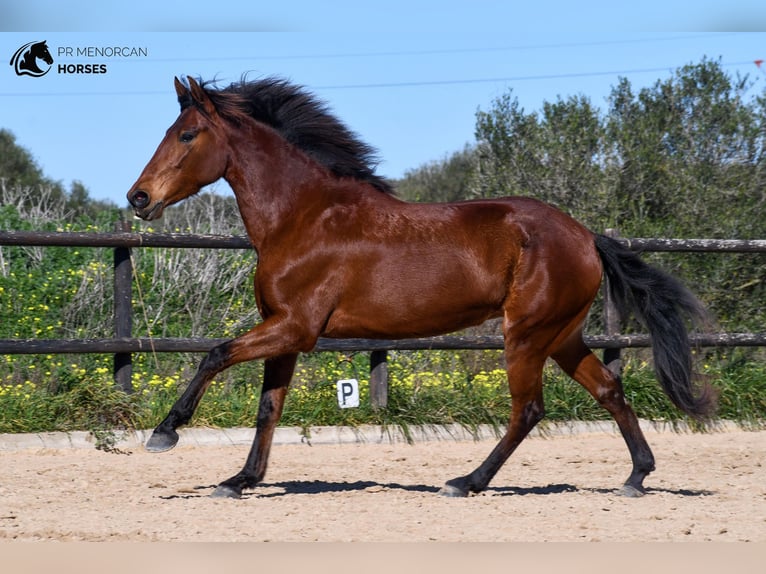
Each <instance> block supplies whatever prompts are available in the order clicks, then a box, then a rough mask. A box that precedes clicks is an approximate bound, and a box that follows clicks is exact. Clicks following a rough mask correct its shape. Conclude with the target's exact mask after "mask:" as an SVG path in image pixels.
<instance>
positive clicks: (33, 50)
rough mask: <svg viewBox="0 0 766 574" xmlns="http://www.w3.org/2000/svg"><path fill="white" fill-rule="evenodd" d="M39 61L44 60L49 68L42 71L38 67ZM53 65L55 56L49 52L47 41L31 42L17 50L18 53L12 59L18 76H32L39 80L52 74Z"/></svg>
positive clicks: (12, 64)
mask: <svg viewBox="0 0 766 574" xmlns="http://www.w3.org/2000/svg"><path fill="white" fill-rule="evenodd" d="M38 60H42V61H43V62H45V63H46V64H48V67H47V68H45V69H42V68H41V67H40V66H39V65H38ZM51 64H53V56H51V53H50V52H49V51H48V45H47V44H46V42H45V40H43V41H42V42H29V43H28V44H24V45H23V46H22V47H21V48H19V49H18V50H16V53H15V54H14V55H13V58H11V61H10V65H11V66H13V69H14V70H15V71H16V75H18V76H32V77H33V78H39V77H40V76H44V75H45V74H47V73H48V72H50V69H51Z"/></svg>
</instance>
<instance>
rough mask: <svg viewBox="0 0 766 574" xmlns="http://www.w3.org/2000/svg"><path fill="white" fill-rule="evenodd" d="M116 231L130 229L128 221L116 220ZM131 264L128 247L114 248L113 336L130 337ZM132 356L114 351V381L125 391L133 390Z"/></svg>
mask: <svg viewBox="0 0 766 574" xmlns="http://www.w3.org/2000/svg"><path fill="white" fill-rule="evenodd" d="M115 230H116V231H130V222H128V221H118V222H117V223H116V224H115ZM132 281H133V265H132V263H131V261H130V248H129V247H115V248H114V336H115V337H117V338H121V337H131V336H132V334H133V309H132V302H131V299H132V296H133V289H132ZM132 376H133V357H132V355H131V354H130V353H115V355H114V382H115V384H116V385H118V386H119V387H120V388H122V390H123V391H125V392H126V393H132V392H133V384H132V382H131V378H132Z"/></svg>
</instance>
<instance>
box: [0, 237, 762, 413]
mask: <svg viewBox="0 0 766 574" xmlns="http://www.w3.org/2000/svg"><path fill="white" fill-rule="evenodd" d="M607 234H608V235H611V236H616V233H614V232H613V231H612V230H607ZM617 239H618V240H619V241H621V242H622V243H624V244H625V245H627V246H628V247H629V248H631V249H634V250H640V251H644V252H719V253H720V252H728V253H766V240H740V239H625V238H617ZM3 245H15V246H27V247H31V246H44V247H50V246H66V247H102V248H103V247H106V248H113V249H114V337H112V338H109V339H0V355H14V354H57V353H108V354H113V355H114V378H115V382H116V383H117V384H118V385H119V386H120V387H121V388H122V389H124V390H125V391H126V392H130V391H131V390H132V386H131V376H132V354H133V353H143V352H154V353H176V352H200V353H202V352H207V351H209V350H210V349H211V348H213V347H214V346H216V345H218V344H220V343H222V342H224V341H225V340H226V339H203V338H156V339H155V338H136V337H133V336H132V321H133V310H132V305H131V300H132V282H133V269H132V263H131V257H130V250H131V249H135V248H143V247H163V248H203V249H252V247H251V245H250V243H249V241H248V240H247V238H246V237H236V236H218V235H189V234H174V233H134V232H130V231H115V232H114V233H90V232H83V233H72V232H35V231H0V246H3ZM604 296H605V312H604V334H601V335H589V336H587V337H586V342H587V344H588V345H589V346H590V347H592V348H597V349H604V360H605V362H606V363H607V364H608V365H610V368H619V353H620V349H623V348H629V347H648V346H650V340H649V337H648V335H644V334H630V335H626V334H620V333H619V318H618V317H617V315H616V312H615V310H614V307H613V305H612V303H611V301H610V298H609V295H608V292H607V291H606V290H605V291H604ZM692 342H693V343H694V344H695V345H698V346H703V347H705V346H707V347H711V346H731V347H739V346H766V332H762V333H709V334H700V335H694V336H692ZM502 348H503V340H502V336H500V335H497V336H442V337H430V338H421V339H405V340H377V339H326V338H321V339H319V341H318V343H317V345H316V347H315V348H314V351H316V352H319V351H341V352H345V351H348V352H350V351H369V352H370V396H371V401H372V403H373V404H374V405H375V406H378V407H385V405H386V403H387V396H388V383H387V379H388V367H387V363H386V357H387V352H388V351H389V350H393V349H401V350H483V349H502Z"/></svg>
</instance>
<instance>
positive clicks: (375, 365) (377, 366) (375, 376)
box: [370, 351, 388, 409]
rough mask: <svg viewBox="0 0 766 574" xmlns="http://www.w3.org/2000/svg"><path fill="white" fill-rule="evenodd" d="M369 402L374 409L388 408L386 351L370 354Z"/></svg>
mask: <svg viewBox="0 0 766 574" xmlns="http://www.w3.org/2000/svg"><path fill="white" fill-rule="evenodd" d="M370 402H371V403H372V406H373V407H374V408H376V409H384V408H386V406H388V351H372V352H371V353H370Z"/></svg>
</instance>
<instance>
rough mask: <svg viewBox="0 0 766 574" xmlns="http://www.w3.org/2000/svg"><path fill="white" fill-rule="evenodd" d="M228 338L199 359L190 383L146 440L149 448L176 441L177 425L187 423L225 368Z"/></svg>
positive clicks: (159, 448) (163, 448)
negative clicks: (216, 377) (212, 383)
mask: <svg viewBox="0 0 766 574" xmlns="http://www.w3.org/2000/svg"><path fill="white" fill-rule="evenodd" d="M230 344H231V341H229V342H227V343H223V344H222V345H219V346H217V347H215V348H213V349H212V350H211V351H210V352H209V353H208V354H207V355H206V356H205V358H204V359H203V360H202V362H201V363H200V365H199V369H197V374H196V375H195V376H194V378H193V379H192V380H191V382H190V383H189V386H188V387H187V388H186V390H185V391H184V393H183V395H181V398H179V399H178V400H177V401H176V402H175V404H173V406H172V407H171V408H170V412H169V413H168V416H166V417H165V419H164V420H163V421H162V422H161V423H160V424H159V425H157V428H155V429H154V432H153V433H152V436H151V437H149V440H148V441H147V443H146V450H148V451H149V452H164V451H166V450H170V449H171V448H173V447H174V446H176V443H177V442H178V433H177V432H176V429H177V428H178V427H180V426H182V425H185V424H186V423H188V422H189V421H190V420H191V418H192V415H193V414H194V411H195V410H196V409H197V405H199V402H200V400H201V399H202V396H203V395H204V394H205V391H206V390H207V388H208V387H209V386H210V382H211V381H212V380H213V378H214V377H215V376H216V375H217V374H218V373H220V372H221V371H222V370H223V369H225V368H226V366H227V362H228V355H229V351H228V348H229V345H230Z"/></svg>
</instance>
